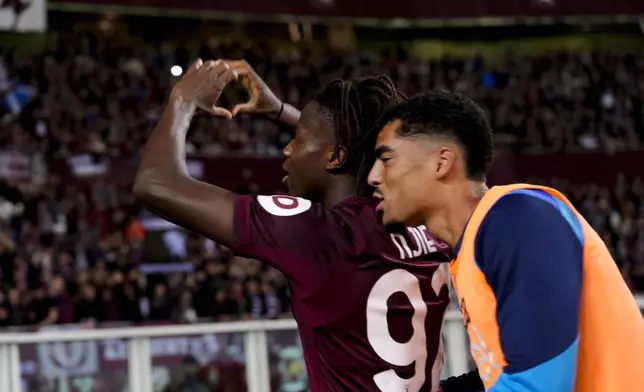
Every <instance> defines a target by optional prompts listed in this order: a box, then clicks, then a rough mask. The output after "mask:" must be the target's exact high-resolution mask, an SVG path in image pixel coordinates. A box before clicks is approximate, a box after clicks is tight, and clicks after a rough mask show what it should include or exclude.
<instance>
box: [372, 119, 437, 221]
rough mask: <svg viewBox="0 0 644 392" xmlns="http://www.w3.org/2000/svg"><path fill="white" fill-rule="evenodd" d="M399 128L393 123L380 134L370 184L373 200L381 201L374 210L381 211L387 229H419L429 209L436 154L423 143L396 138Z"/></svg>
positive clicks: (398, 122) (412, 139) (397, 121)
mask: <svg viewBox="0 0 644 392" xmlns="http://www.w3.org/2000/svg"><path fill="white" fill-rule="evenodd" d="M399 126H400V121H399V120H396V121H393V122H391V123H389V124H387V125H386V126H385V127H384V128H382V130H381V131H380V133H379V135H378V140H377V142H376V156H377V159H376V163H375V164H374V166H373V168H372V169H371V172H370V173H369V184H370V185H372V186H373V187H375V188H376V191H375V196H376V198H379V199H382V200H381V203H380V204H379V205H378V207H377V208H378V209H380V210H382V212H383V222H384V223H385V224H386V225H390V224H396V223H404V224H406V225H419V224H422V223H424V222H425V220H426V219H427V210H428V207H429V206H431V205H432V202H431V200H430V199H431V198H432V192H430V190H431V189H432V184H433V183H434V179H433V176H432V175H431V173H432V172H433V170H434V167H435V166H436V162H434V161H435V157H434V155H435V154H434V151H435V150H434V149H431V148H429V147H430V146H428V145H427V143H426V141H419V140H418V139H414V138H404V137H400V136H398V134H397V132H396V130H397V129H398V127H399Z"/></svg>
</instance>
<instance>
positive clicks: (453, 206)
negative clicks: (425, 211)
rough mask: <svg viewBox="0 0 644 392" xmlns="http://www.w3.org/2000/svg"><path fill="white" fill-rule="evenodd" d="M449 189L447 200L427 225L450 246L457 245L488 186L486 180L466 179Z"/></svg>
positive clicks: (428, 220)
mask: <svg viewBox="0 0 644 392" xmlns="http://www.w3.org/2000/svg"><path fill="white" fill-rule="evenodd" d="M450 188H451V189H447V192H446V194H447V195H449V197H447V198H446V200H447V202H446V203H445V204H444V206H443V208H442V209H441V210H440V211H439V212H438V213H434V214H432V215H431V216H432V217H431V218H429V219H427V221H426V222H425V226H427V228H429V230H430V231H431V232H432V233H434V235H436V236H437V237H438V238H439V239H441V240H442V241H443V242H445V243H446V244H448V245H449V246H450V247H452V248H454V247H456V244H457V243H458V240H459V239H460V238H461V234H462V233H463V230H465V225H466V224H467V221H468V220H469V219H470V216H472V213H473V212H474V210H475V209H476V206H478V204H479V201H480V200H481V198H483V196H484V195H485V193H486V192H487V190H488V188H487V186H486V185H485V183H484V182H474V181H466V182H465V183H463V184H458V185H455V186H453V187H450Z"/></svg>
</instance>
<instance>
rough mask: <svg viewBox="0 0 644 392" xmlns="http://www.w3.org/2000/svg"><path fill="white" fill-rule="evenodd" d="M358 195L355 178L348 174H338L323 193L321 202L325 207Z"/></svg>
mask: <svg viewBox="0 0 644 392" xmlns="http://www.w3.org/2000/svg"><path fill="white" fill-rule="evenodd" d="M356 195H357V189H356V186H355V179H354V178H351V177H350V176H346V175H337V176H335V177H334V178H333V179H332V180H331V182H330V184H329V186H328V187H327V189H325V190H324V192H323V193H322V197H321V203H322V205H323V206H324V207H326V208H329V207H333V206H334V205H336V204H340V203H341V202H342V201H344V200H346V199H348V198H350V197H354V196H356Z"/></svg>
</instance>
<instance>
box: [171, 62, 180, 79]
mask: <svg viewBox="0 0 644 392" xmlns="http://www.w3.org/2000/svg"><path fill="white" fill-rule="evenodd" d="M170 73H171V74H172V76H181V74H182V73H183V69H182V68H181V67H180V66H178V65H173V66H172V68H170Z"/></svg>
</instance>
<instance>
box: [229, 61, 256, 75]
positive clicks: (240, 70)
mask: <svg viewBox="0 0 644 392" xmlns="http://www.w3.org/2000/svg"><path fill="white" fill-rule="evenodd" d="M224 62H225V63H226V64H227V65H228V66H230V69H233V70H235V72H236V73H237V75H238V76H240V77H241V76H247V75H250V74H252V73H253V68H252V67H251V66H250V65H249V64H248V63H247V62H246V61H245V60H224Z"/></svg>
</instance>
